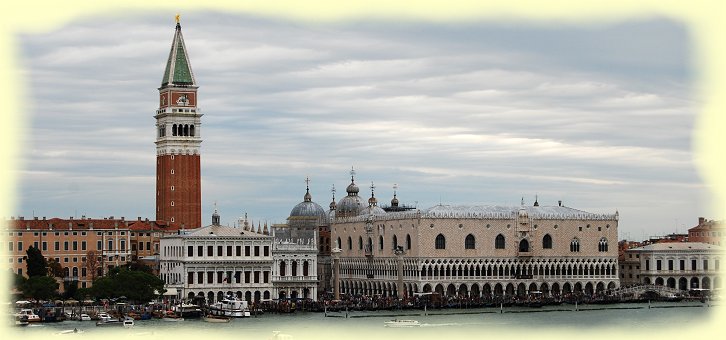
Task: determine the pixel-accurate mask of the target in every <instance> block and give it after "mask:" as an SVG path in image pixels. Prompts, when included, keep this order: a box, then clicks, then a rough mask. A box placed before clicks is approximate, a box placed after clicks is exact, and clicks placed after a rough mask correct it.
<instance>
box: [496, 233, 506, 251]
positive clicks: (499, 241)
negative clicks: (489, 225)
mask: <svg viewBox="0 0 726 340" xmlns="http://www.w3.org/2000/svg"><path fill="white" fill-rule="evenodd" d="M494 249H504V235H502V234H499V235H497V238H496V239H494Z"/></svg>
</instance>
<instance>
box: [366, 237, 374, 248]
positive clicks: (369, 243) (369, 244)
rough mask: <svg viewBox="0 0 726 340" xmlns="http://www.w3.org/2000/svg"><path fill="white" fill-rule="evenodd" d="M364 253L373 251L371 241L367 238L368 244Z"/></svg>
mask: <svg viewBox="0 0 726 340" xmlns="http://www.w3.org/2000/svg"><path fill="white" fill-rule="evenodd" d="M366 251H373V240H372V239H371V238H370V237H369V238H368V244H366Z"/></svg>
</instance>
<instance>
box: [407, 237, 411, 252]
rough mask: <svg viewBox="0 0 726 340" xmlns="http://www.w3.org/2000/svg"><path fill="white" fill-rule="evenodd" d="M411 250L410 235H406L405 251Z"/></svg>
mask: <svg viewBox="0 0 726 340" xmlns="http://www.w3.org/2000/svg"><path fill="white" fill-rule="evenodd" d="M408 249H411V235H409V234H406V250H408Z"/></svg>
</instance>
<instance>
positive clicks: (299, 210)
mask: <svg viewBox="0 0 726 340" xmlns="http://www.w3.org/2000/svg"><path fill="white" fill-rule="evenodd" d="M305 217H306V218H309V217H316V218H319V219H320V220H321V222H324V221H327V219H328V213H327V212H325V210H324V209H323V207H321V206H320V205H319V204H317V203H315V202H313V200H312V196H311V195H310V189H307V190H306V192H305V196H304V198H303V201H302V202H300V203H298V204H297V205H296V206H295V207H294V208H292V211H290V218H291V219H295V218H305Z"/></svg>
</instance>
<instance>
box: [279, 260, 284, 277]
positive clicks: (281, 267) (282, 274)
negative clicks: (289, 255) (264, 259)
mask: <svg viewBox="0 0 726 340" xmlns="http://www.w3.org/2000/svg"><path fill="white" fill-rule="evenodd" d="M280 276H285V261H282V262H280Z"/></svg>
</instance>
